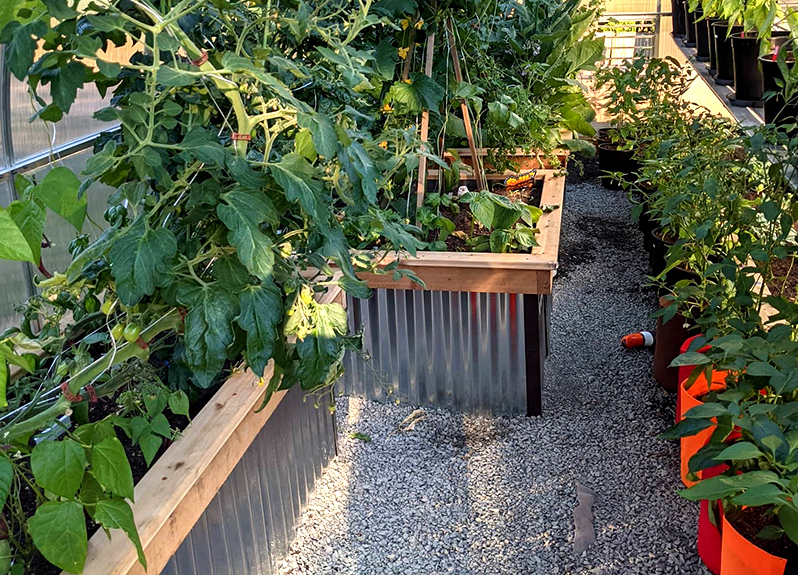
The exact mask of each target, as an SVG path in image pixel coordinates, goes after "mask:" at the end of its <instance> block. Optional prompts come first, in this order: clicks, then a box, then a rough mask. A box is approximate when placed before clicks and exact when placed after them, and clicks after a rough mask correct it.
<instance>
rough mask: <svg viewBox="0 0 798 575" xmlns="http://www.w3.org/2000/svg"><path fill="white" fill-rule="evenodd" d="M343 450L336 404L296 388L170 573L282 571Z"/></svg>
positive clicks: (210, 508) (246, 574)
mask: <svg viewBox="0 0 798 575" xmlns="http://www.w3.org/2000/svg"><path fill="white" fill-rule="evenodd" d="M335 452H336V449H335V418H334V417H333V415H332V414H331V413H330V410H328V409H326V407H325V406H324V405H322V406H319V407H317V406H316V405H314V402H313V400H312V397H310V396H308V397H307V398H306V397H305V394H304V392H303V391H302V390H301V389H300V388H299V387H294V388H292V389H291V390H290V391H289V392H288V394H287V395H286V397H285V398H284V399H283V400H282V402H281V403H280V405H279V406H278V408H277V410H276V411H275V412H274V414H273V415H272V416H271V418H269V420H268V422H267V423H266V425H265V426H264V427H263V429H261V430H260V432H259V433H258V436H257V438H256V439H255V441H254V442H253V443H252V445H250V447H249V449H248V450H247V452H246V453H245V454H244V456H243V457H242V458H241V460H240V461H239V462H238V465H237V466H236V467H235V469H234V470H233V472H232V473H231V474H230V476H229V477H228V478H227V480H226V481H225V483H224V485H223V486H222V488H221V489H220V490H219V492H218V493H217V494H216V496H215V497H214V498H213V500H212V501H211V503H210V505H208V507H207V508H206V509H205V512H204V513H203V514H202V516H201V517H200V519H199V521H197V523H196V524H195V525H194V528H193V529H192V530H191V532H190V533H189V535H188V537H187V538H186V539H185V540H184V541H183V543H182V544H181V545H180V548H179V549H178V550H177V552H176V553H175V555H174V556H173V557H172V559H171V560H170V561H169V563H168V565H167V566H166V568H165V569H164V570H163V571H162V573H164V574H166V575H193V574H196V575H213V574H217V575H218V574H228V573H235V574H236V575H249V574H254V573H257V574H259V575H270V574H272V573H276V572H277V562H278V561H279V560H280V558H281V557H282V556H283V555H285V553H286V551H287V550H288V546H289V544H290V543H291V540H292V539H293V537H294V526H295V523H296V521H297V520H298V519H299V516H300V514H301V513H302V511H303V510H304V507H305V504H306V502H307V498H308V494H309V493H310V492H311V491H312V490H313V487H314V485H315V483H316V481H317V480H318V478H319V477H320V476H321V474H322V472H323V471H324V468H325V467H326V466H327V463H328V462H329V461H330V459H331V458H332V457H334V456H335Z"/></svg>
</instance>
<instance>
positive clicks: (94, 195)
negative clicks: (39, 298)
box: [26, 149, 114, 273]
mask: <svg viewBox="0 0 798 575" xmlns="http://www.w3.org/2000/svg"><path fill="white" fill-rule="evenodd" d="M92 154H93V152H92V150H91V149H87V150H83V151H81V152H78V153H76V154H72V155H71V156H68V157H66V158H64V159H62V160H59V161H57V162H55V163H54V164H50V165H48V166H45V167H42V168H39V169H37V170H34V171H33V172H30V173H29V174H26V175H28V176H33V177H34V178H35V179H36V181H39V182H40V181H42V180H43V179H44V177H45V176H46V175H47V172H49V171H50V170H51V169H52V168H54V167H64V168H69V169H70V170H72V171H73V172H74V173H75V174H76V175H77V176H78V177H79V178H80V172H81V171H83V168H84V167H85V166H86V161H87V160H88V159H89V158H90V157H91V156H92ZM81 179H82V178H81ZM113 191H114V190H113V189H112V188H110V187H108V186H106V185H103V184H99V183H95V184H93V185H92V186H91V187H89V189H88V190H86V195H85V197H86V200H87V202H88V216H89V217H87V218H86V221H85V222H84V223H83V229H82V230H81V231H82V233H85V234H89V235H90V236H91V239H92V240H94V239H97V237H98V236H99V235H100V234H101V233H102V232H103V229H104V228H105V226H107V225H108V224H107V222H106V221H105V220H104V219H103V212H105V210H106V209H107V208H108V198H109V196H110V195H111V194H112V193H113ZM92 221H93V222H94V223H96V224H97V225H94V223H92ZM44 235H45V236H47V239H48V240H50V242H51V243H52V246H51V247H49V248H45V249H43V250H42V262H43V263H44V265H45V267H46V268H47V270H48V271H50V272H51V273H52V272H55V271H64V270H65V269H66V268H67V266H68V265H69V263H70V262H71V261H72V256H71V255H70V254H69V250H68V246H69V242H71V241H72V240H73V239H75V237H76V236H78V235H79V234H78V231H77V230H76V229H75V228H74V227H72V224H70V223H68V222H67V221H66V220H65V219H63V218H62V217H60V216H58V215H56V214H55V213H53V212H51V211H49V210H48V213H47V226H46V227H45V229H44Z"/></svg>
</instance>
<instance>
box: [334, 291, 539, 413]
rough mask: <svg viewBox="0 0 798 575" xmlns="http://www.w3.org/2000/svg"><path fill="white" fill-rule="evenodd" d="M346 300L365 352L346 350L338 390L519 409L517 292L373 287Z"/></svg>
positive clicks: (522, 381) (522, 404) (522, 370)
mask: <svg viewBox="0 0 798 575" xmlns="http://www.w3.org/2000/svg"><path fill="white" fill-rule="evenodd" d="M347 307H348V310H349V328H350V330H351V331H357V330H359V329H361V328H363V330H364V338H365V341H364V352H365V354H366V355H367V357H368V358H369V359H368V360H364V359H363V357H361V356H360V355H358V354H349V355H348V356H347V358H346V364H345V365H346V373H345V374H344V376H343V377H342V378H341V381H340V382H339V383H338V384H336V385H337V386H338V387H337V390H338V391H342V392H343V393H344V395H351V396H357V397H364V398H366V399H372V400H375V401H383V402H392V401H396V400H398V401H400V402H402V403H408V404H412V405H432V406H436V407H446V408H450V409H453V410H455V411H462V412H487V413H494V414H520V413H526V409H527V404H526V399H527V398H526V365H525V357H526V355H525V353H524V320H523V317H524V315H523V311H524V310H523V296H520V295H515V294H488V293H470V292H441V291H418V290H386V289H378V290H373V295H372V297H371V298H369V299H367V300H360V299H356V298H351V297H350V298H347Z"/></svg>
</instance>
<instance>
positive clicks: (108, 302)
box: [100, 298, 114, 315]
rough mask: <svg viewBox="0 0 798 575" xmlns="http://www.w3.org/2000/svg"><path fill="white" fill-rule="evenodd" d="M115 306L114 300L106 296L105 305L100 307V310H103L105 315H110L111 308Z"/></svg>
mask: <svg viewBox="0 0 798 575" xmlns="http://www.w3.org/2000/svg"><path fill="white" fill-rule="evenodd" d="M113 307H114V300H112V299H111V298H106V299H105V301H103V306H102V307H101V308H100V311H102V312H103V313H104V314H105V315H108V314H109V313H111V308H113Z"/></svg>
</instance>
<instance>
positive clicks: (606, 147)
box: [599, 143, 638, 190]
mask: <svg viewBox="0 0 798 575" xmlns="http://www.w3.org/2000/svg"><path fill="white" fill-rule="evenodd" d="M633 156H634V150H619V149H618V144H611V143H604V144H599V171H600V172H601V174H602V175H601V185H602V186H604V188H606V189H608V190H620V189H622V188H623V186H622V185H621V182H619V181H618V180H616V179H614V178H612V177H610V176H609V175H607V174H606V172H621V173H623V174H624V176H626V177H625V178H624V179H626V180H632V179H633V178H632V174H634V173H635V172H637V169H638V164H637V160H635V159H634V157H633Z"/></svg>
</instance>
